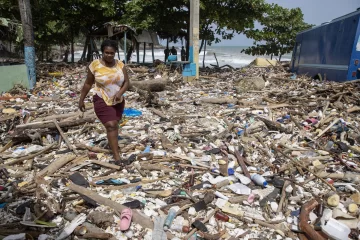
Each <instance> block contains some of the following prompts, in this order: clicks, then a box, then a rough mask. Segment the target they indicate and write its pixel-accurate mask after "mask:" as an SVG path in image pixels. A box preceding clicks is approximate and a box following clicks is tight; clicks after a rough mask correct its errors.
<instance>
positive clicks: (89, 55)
mask: <svg viewBox="0 0 360 240" xmlns="http://www.w3.org/2000/svg"><path fill="white" fill-rule="evenodd" d="M87 47H88V52H87V55H86V62H90V61H91V59H92V54H93V48H92V38H91V37H89V43H88V46H87Z"/></svg>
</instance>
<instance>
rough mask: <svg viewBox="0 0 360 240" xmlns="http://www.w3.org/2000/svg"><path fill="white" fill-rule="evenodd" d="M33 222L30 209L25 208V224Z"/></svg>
mask: <svg viewBox="0 0 360 240" xmlns="http://www.w3.org/2000/svg"><path fill="white" fill-rule="evenodd" d="M31 220H32V217H31V212H30V208H28V207H27V208H25V214H24V216H23V221H24V222H29V221H31Z"/></svg>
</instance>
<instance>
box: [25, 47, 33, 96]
mask: <svg viewBox="0 0 360 240" xmlns="http://www.w3.org/2000/svg"><path fill="white" fill-rule="evenodd" d="M24 51H25V65H26V67H27V71H28V81H29V88H30V89H33V88H34V87H35V85H36V64H35V48H34V47H28V46H25V47H24Z"/></svg>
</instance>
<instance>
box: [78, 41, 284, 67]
mask: <svg viewBox="0 0 360 240" xmlns="http://www.w3.org/2000/svg"><path fill="white" fill-rule="evenodd" d="M245 48H247V47H245V46H207V47H206V52H205V62H204V63H205V66H210V64H215V65H216V59H215V56H214V53H215V54H216V57H217V60H218V62H219V65H220V66H223V65H225V64H228V65H230V66H233V67H235V68H237V67H243V66H246V65H248V64H250V63H251V62H252V61H253V60H254V59H255V58H257V57H263V58H267V59H270V56H251V55H247V54H245V53H241V51H242V50H243V49H245ZM177 50H178V60H179V61H180V59H181V58H180V48H179V47H178V48H177ZM143 53H144V51H140V62H142V61H143V56H144V55H143ZM81 54H82V51H76V52H75V60H78V59H80V57H81ZM116 57H117V56H116ZM154 57H155V59H160V60H162V61H164V57H165V55H164V49H155V50H154ZM203 58H204V49H203V50H202V51H201V53H200V55H199V64H200V65H199V66H200V67H202V66H203ZM276 58H277V57H274V58H273V59H276ZM120 59H124V52H122V51H121V50H120ZM290 59H291V53H289V54H286V55H284V56H283V57H282V59H281V60H283V61H290ZM131 61H132V62H136V53H135V52H134V53H133V55H132V57H131ZM145 62H152V53H151V50H150V49H149V50H146V52H145Z"/></svg>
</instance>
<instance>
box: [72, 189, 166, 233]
mask: <svg viewBox="0 0 360 240" xmlns="http://www.w3.org/2000/svg"><path fill="white" fill-rule="evenodd" d="M68 187H69V189H70V190H72V191H74V192H77V193H79V194H81V195H85V196H87V197H89V198H91V199H92V200H94V201H95V202H97V203H98V204H101V205H105V206H108V207H110V208H112V209H114V210H116V211H118V212H122V210H124V209H125V208H127V207H126V206H124V205H122V204H120V203H117V202H114V201H111V200H110V199H107V198H104V197H102V196H100V195H99V194H97V193H95V192H93V191H91V190H89V189H86V188H84V187H81V186H78V185H75V184H73V183H70V184H69V186H68ZM132 220H133V222H134V223H137V224H140V225H141V226H142V227H143V228H150V229H153V228H154V223H153V222H152V221H151V220H150V218H147V217H146V216H144V215H142V214H140V213H139V212H138V211H137V210H133V216H132ZM166 234H167V237H168V239H172V238H173V236H172V234H171V233H169V232H167V233H166Z"/></svg>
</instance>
